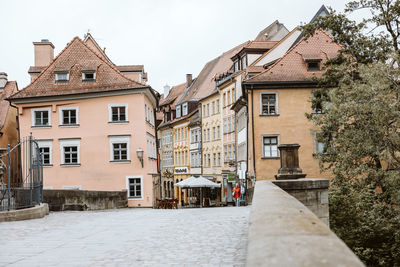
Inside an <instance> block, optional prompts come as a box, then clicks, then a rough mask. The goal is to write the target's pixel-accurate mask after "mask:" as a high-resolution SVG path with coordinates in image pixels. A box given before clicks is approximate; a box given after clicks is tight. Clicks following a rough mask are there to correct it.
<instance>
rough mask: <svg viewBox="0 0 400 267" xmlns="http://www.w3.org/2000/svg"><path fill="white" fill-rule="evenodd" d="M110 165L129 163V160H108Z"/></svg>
mask: <svg viewBox="0 0 400 267" xmlns="http://www.w3.org/2000/svg"><path fill="white" fill-rule="evenodd" d="M110 162H111V163H131V160H130V159H123V160H110Z"/></svg>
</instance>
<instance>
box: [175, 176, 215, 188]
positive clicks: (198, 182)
mask: <svg viewBox="0 0 400 267" xmlns="http://www.w3.org/2000/svg"><path fill="white" fill-rule="evenodd" d="M174 186H177V187H181V188H202V187H211V188H214V187H221V185H220V184H217V183H214V182H211V181H210V180H208V179H206V178H204V177H203V176H200V177H194V176H190V177H189V178H187V179H185V180H183V181H180V182H179V183H176V184H175V185H174Z"/></svg>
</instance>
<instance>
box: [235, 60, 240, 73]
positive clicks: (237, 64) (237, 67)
mask: <svg viewBox="0 0 400 267" xmlns="http://www.w3.org/2000/svg"><path fill="white" fill-rule="evenodd" d="M237 71H239V61H238V60H236V61H235V72H237Z"/></svg>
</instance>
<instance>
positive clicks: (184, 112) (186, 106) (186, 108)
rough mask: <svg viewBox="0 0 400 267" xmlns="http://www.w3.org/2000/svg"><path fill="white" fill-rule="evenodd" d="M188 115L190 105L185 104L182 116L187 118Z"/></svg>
mask: <svg viewBox="0 0 400 267" xmlns="http://www.w3.org/2000/svg"><path fill="white" fill-rule="evenodd" d="M187 114H188V103H187V102H186V103H183V104H182V116H185V115H187Z"/></svg>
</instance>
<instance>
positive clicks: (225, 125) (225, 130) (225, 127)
mask: <svg viewBox="0 0 400 267" xmlns="http://www.w3.org/2000/svg"><path fill="white" fill-rule="evenodd" d="M226 123H227V119H224V133H226V132H227V129H228V127H227V124H226Z"/></svg>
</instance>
